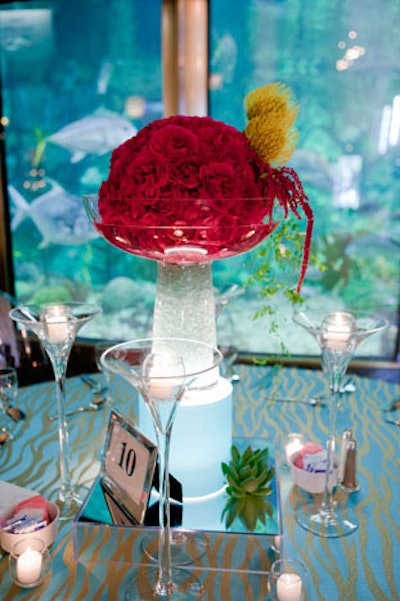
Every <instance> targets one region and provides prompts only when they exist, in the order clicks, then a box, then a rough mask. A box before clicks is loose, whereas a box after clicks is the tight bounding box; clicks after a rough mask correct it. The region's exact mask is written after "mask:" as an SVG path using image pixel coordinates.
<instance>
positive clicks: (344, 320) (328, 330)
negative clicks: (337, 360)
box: [322, 311, 354, 351]
mask: <svg viewBox="0 0 400 601" xmlns="http://www.w3.org/2000/svg"><path fill="white" fill-rule="evenodd" d="M322 325H323V327H324V341H325V347H326V348H327V349H330V350H331V351H344V350H346V346H347V344H348V341H349V339H350V337H351V333H352V331H353V329H354V318H353V316H352V315H350V313H345V312H341V311H339V312H337V313H332V314H331V315H329V316H328V317H327V318H326V319H325V320H324V323H323V324H322Z"/></svg>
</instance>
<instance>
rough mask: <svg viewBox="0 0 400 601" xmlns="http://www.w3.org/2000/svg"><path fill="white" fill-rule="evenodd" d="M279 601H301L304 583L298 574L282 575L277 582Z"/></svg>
mask: <svg viewBox="0 0 400 601" xmlns="http://www.w3.org/2000/svg"><path fill="white" fill-rule="evenodd" d="M276 596H277V598H278V601H301V598H302V581H301V578H300V576H298V575H297V574H281V575H280V576H279V578H278V580H277V581H276Z"/></svg>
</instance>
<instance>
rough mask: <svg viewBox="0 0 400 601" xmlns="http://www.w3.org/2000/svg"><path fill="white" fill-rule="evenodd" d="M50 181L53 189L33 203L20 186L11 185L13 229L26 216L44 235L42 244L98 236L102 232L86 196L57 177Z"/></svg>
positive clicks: (75, 242) (81, 241)
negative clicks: (84, 200) (90, 213)
mask: <svg viewBox="0 0 400 601" xmlns="http://www.w3.org/2000/svg"><path fill="white" fill-rule="evenodd" d="M47 181H48V183H49V184H50V185H51V189H50V190H49V191H48V192H45V193H44V194H41V195H40V196H38V197H37V198H35V200H33V201H32V202H31V203H29V202H27V201H26V200H25V198H24V197H23V196H22V194H20V192H18V190H16V188H14V187H13V186H11V185H10V186H8V192H9V195H10V200H11V203H12V210H13V218H12V221H11V229H12V231H15V230H16V228H17V227H18V226H19V225H20V223H22V221H24V220H25V219H27V218H30V219H32V221H33V222H34V224H35V225H36V227H37V229H38V230H39V232H40V233H41V235H42V237H43V240H42V242H41V243H40V247H41V248H44V247H46V246H48V245H49V244H61V245H65V246H75V245H79V244H84V243H86V242H89V241H90V240H94V239H95V238H97V237H98V236H99V234H98V232H97V231H96V229H95V227H94V226H93V224H92V223H91V222H90V219H89V218H88V216H87V215H86V212H85V209H84V207H83V203H82V199H81V198H80V197H79V196H75V195H73V194H69V193H68V192H67V191H66V190H64V188H63V187H62V186H60V185H59V184H58V183H57V182H55V181H54V180H51V179H48V180H47Z"/></svg>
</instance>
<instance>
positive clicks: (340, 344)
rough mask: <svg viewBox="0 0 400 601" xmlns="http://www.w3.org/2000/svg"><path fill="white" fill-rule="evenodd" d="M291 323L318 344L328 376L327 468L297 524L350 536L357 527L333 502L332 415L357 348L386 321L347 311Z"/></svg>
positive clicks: (302, 316) (299, 317) (308, 315)
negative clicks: (317, 494)
mask: <svg viewBox="0 0 400 601" xmlns="http://www.w3.org/2000/svg"><path fill="white" fill-rule="evenodd" d="M294 321H295V323H297V324H298V325H299V326H301V327H303V328H304V329H305V330H307V331H308V332H309V333H310V334H312V335H313V336H314V338H315V340H316V341H317V342H318V344H319V347H320V349H321V351H322V359H323V364H324V366H325V368H326V371H327V373H328V377H329V388H330V401H329V426H328V439H327V443H326V450H327V460H326V461H327V465H326V473H325V485H324V493H323V498H322V501H321V503H320V504H319V505H317V506H315V505H314V504H312V505H306V506H302V507H298V508H297V511H296V519H297V522H298V523H299V524H300V525H301V526H302V527H303V528H305V529H306V530H309V531H311V532H313V533H314V534H316V535H318V536H323V537H325V538H332V537H341V536H346V535H348V534H351V533H352V532H354V531H355V530H357V528H358V521H357V519H356V517H355V515H354V512H352V510H350V509H349V508H345V507H339V506H338V504H337V503H336V502H335V501H334V498H333V492H334V487H335V484H336V483H335V480H334V478H333V477H332V474H333V472H334V470H335V461H336V459H335V434H336V416H337V409H338V403H339V398H340V390H341V388H342V386H343V377H344V375H345V373H346V370H347V367H348V364H349V362H350V359H351V358H352V356H353V354H354V352H355V350H356V348H357V347H358V345H359V344H360V343H361V342H362V341H363V340H365V338H367V337H368V336H370V335H371V334H374V333H376V332H379V331H381V330H383V329H384V328H385V327H386V325H387V322H386V320H385V319H383V318H381V317H377V316H374V315H368V314H365V313H353V312H351V311H337V312H331V313H328V312H324V311H303V312H299V313H297V314H295V315H294Z"/></svg>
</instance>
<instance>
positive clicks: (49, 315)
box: [44, 305, 69, 344]
mask: <svg viewBox="0 0 400 601" xmlns="http://www.w3.org/2000/svg"><path fill="white" fill-rule="evenodd" d="M44 321H45V322H46V330H47V332H46V339H47V341H48V342H51V343H52V344H62V343H64V342H67V341H68V337H69V329H68V318H67V313H66V310H65V307H64V306H63V305H54V306H53V307H49V308H48V309H46V311H45V313H44Z"/></svg>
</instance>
